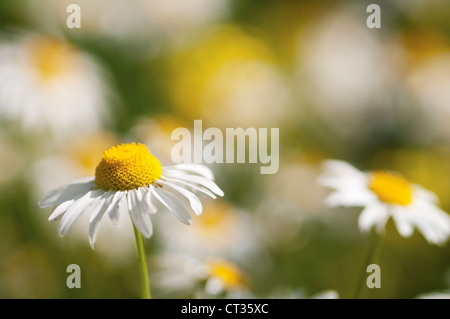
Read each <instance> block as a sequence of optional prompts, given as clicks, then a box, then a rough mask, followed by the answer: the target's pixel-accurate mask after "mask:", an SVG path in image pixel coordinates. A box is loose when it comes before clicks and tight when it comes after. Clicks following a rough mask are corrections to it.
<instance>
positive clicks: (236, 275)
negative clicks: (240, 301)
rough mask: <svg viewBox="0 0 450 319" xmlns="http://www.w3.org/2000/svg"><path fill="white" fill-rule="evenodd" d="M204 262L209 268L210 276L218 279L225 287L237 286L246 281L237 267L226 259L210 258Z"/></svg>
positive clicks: (242, 284) (244, 283)
mask: <svg viewBox="0 0 450 319" xmlns="http://www.w3.org/2000/svg"><path fill="white" fill-rule="evenodd" d="M206 264H207V265H208V266H209V269H210V273H209V275H210V277H214V278H218V279H220V280H221V281H222V282H223V285H224V286H225V288H226V289H229V288H239V287H242V286H244V285H246V283H247V281H246V279H245V277H244V275H243V274H242V273H241V271H240V270H239V268H238V267H236V266H235V265H234V264H232V263H230V262H228V261H225V260H219V259H212V260H209V261H207V262H206Z"/></svg>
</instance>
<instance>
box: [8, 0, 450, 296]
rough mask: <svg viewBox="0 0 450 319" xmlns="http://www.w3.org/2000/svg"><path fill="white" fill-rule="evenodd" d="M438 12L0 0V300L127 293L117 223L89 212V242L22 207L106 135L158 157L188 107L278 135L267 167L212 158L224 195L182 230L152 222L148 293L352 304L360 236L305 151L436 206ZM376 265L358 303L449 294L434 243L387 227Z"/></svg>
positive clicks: (440, 167)
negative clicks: (75, 9)
mask: <svg viewBox="0 0 450 319" xmlns="http://www.w3.org/2000/svg"><path fill="white" fill-rule="evenodd" d="M71 3H77V4H79V5H80V7H81V28H80V29H69V28H67V26H66V19H67V17H68V16H69V13H67V12H66V8H67V6H68V5H69V4H71ZM371 3H377V4H379V5H380V7H381V21H382V22H381V23H382V27H381V28H380V29H369V28H368V27H367V26H366V19H367V17H368V15H369V14H368V13H366V8H367V6H368V5H369V4H371ZM449 17H450V2H449V1H447V0H414V1H413V0H391V1H383V2H382V1H362V0H355V1H343V0H319V1H306V0H305V1H300V0H259V1H251V0H95V1H92V0H90V1H88V0H78V1H72V0H38V1H36V0H2V1H0V297H1V298H138V297H139V286H138V274H137V266H136V257H135V247H134V242H133V233H132V230H131V229H130V228H129V227H126V226H127V225H124V226H123V227H119V228H116V227H114V226H112V225H108V223H109V221H105V222H103V223H102V225H101V227H100V230H99V234H98V238H97V242H96V248H95V250H92V249H91V247H90V245H89V240H88V236H87V221H88V220H83V219H81V220H79V221H78V223H77V225H76V226H75V228H74V229H72V230H71V231H70V232H69V234H68V235H66V236H65V237H64V238H60V237H59V236H58V232H57V223H55V222H53V223H50V222H48V221H47V219H48V216H49V215H50V210H49V209H45V210H41V209H38V207H37V201H38V200H39V199H40V198H41V197H42V196H43V195H44V194H45V193H46V192H48V191H49V190H52V189H54V188H56V187H59V186H62V185H64V184H67V183H69V182H71V181H72V180H73V179H75V178H78V177H82V176H89V175H93V174H94V170H95V167H96V165H97V163H98V162H99V161H100V158H101V155H102V152H103V151H104V150H106V149H107V148H109V147H110V146H112V145H117V144H119V143H122V142H140V143H145V144H146V145H147V146H148V148H149V150H150V151H151V152H152V153H153V154H154V155H155V156H156V157H157V158H159V159H160V161H161V163H162V164H163V165H171V164H172V161H171V156H170V152H171V149H172V146H173V145H174V144H175V143H176V142H174V141H171V132H172V130H173V129H175V128H177V127H186V128H190V129H192V128H193V124H194V120H195V119H201V120H202V121H203V129H206V128H208V127H217V128H220V129H222V130H224V131H225V128H237V127H243V128H244V129H245V128H249V127H255V128H279V129H280V167H279V171H278V172H277V173H276V174H272V175H262V174H260V172H259V169H260V166H261V165H262V164H260V163H258V164H210V165H208V166H209V167H210V168H211V169H212V170H213V171H214V173H215V175H216V182H217V184H218V185H219V186H220V187H221V188H222V189H223V190H224V192H225V197H224V198H223V199H220V200H216V201H211V202H209V201H207V200H205V198H202V200H205V201H204V203H205V205H204V213H203V215H201V216H200V217H195V216H194V217H195V218H194V222H193V225H191V226H186V225H183V224H181V223H179V222H178V221H177V220H176V219H175V218H173V216H172V215H171V214H169V213H168V212H165V211H161V212H159V213H158V214H156V215H155V216H154V218H153V219H152V221H153V222H154V234H153V236H152V237H151V238H150V239H148V240H146V241H145V245H146V250H147V256H148V262H149V272H150V285H151V289H152V293H153V296H154V297H156V298H186V297H193V298H196V297H205V298H222V297H230V296H231V297H242V298H244V297H250V298H253V297H256V298H311V297H314V296H317V294H323V293H325V294H326V296H329V297H339V298H351V297H352V294H353V291H354V289H355V286H356V285H357V280H358V277H359V275H360V273H361V271H362V269H363V261H364V258H365V256H366V254H367V250H368V236H365V235H363V234H361V233H360V232H359V230H358V227H357V217H358V214H359V212H360V211H361V209H360V208H333V209H329V208H327V207H326V206H325V205H324V198H325V197H326V195H327V194H329V190H328V189H326V188H324V187H322V186H320V185H318V184H317V177H318V175H319V174H320V173H321V163H322V161H323V160H326V159H340V160H344V161H348V162H349V163H351V164H352V165H355V166H356V167H358V168H359V169H361V170H374V169H388V170H393V171H397V172H399V173H401V174H402V175H403V176H405V177H406V178H408V179H409V180H410V181H412V182H414V183H417V184H420V185H422V186H423V187H425V188H427V189H429V190H431V191H433V192H434V193H436V194H437V195H438V196H439V198H440V201H441V206H440V207H441V208H442V209H443V210H445V211H447V212H449V211H450V178H449V177H450V126H449V125H448V123H449V121H450V102H449V101H450V19H449ZM128 226H129V225H128ZM374 262H375V263H377V264H378V265H380V267H381V288H380V289H367V288H365V289H363V291H362V297H363V298H416V297H418V296H421V295H423V294H428V293H435V292H445V291H447V292H448V291H449V289H450V244H448V243H447V244H446V245H444V246H442V247H438V246H433V245H430V244H428V243H427V242H426V241H425V240H424V238H423V236H422V235H421V234H420V233H419V232H417V230H416V231H415V232H414V234H413V236H412V237H410V238H403V237H401V236H400V235H399V234H398V231H397V229H396V228H395V226H394V224H393V223H392V220H390V221H389V222H388V224H387V227H386V233H385V235H384V236H383V238H382V246H381V250H380V254H379V255H378V257H377V260H375V261H374ZM69 264H78V265H79V266H80V267H81V288H80V289H69V288H67V286H66V278H67V277H68V276H69V273H67V272H66V267H67V266H68V265H69ZM208 269H209V270H208ZM211 269H213V270H211ZM214 276H215V277H217V278H218V280H219V281H220V279H221V280H223V282H222V283H221V284H222V286H224V287H225V289H224V290H222V291H221V293H218V289H217V285H218V284H217V282H215V281H214V280H209V279H211V277H214ZM217 278H216V279H217ZM219 285H220V283H219ZM222 288H223V287H222Z"/></svg>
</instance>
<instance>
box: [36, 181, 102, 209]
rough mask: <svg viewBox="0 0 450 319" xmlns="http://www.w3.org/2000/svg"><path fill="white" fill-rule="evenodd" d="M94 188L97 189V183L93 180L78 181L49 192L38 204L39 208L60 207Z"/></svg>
mask: <svg viewBox="0 0 450 319" xmlns="http://www.w3.org/2000/svg"><path fill="white" fill-rule="evenodd" d="M92 187H95V182H93V179H92V178H89V179H87V180H83V181H76V182H74V183H71V184H68V185H66V186H63V187H60V188H57V189H55V190H53V191H51V192H49V193H48V194H47V195H45V196H44V197H43V198H42V199H41V200H40V201H39V202H38V206H39V208H45V207H50V206H55V205H59V204H61V203H63V202H66V201H68V200H72V199H74V198H75V197H76V196H77V195H79V194H81V193H86V192H87V191H89V190H90V189H91V188H92Z"/></svg>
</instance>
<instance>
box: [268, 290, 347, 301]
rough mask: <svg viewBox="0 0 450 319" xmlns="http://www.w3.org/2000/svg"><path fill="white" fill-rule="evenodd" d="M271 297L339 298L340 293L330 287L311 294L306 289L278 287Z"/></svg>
mask: <svg viewBox="0 0 450 319" xmlns="http://www.w3.org/2000/svg"><path fill="white" fill-rule="evenodd" d="M270 299H339V293H338V292H337V291H335V290H331V289H330V290H323V291H319V292H317V293H315V294H313V295H311V296H309V295H308V294H307V292H306V291H305V289H283V290H280V289H278V290H276V291H275V292H273V293H272V295H271V296H270Z"/></svg>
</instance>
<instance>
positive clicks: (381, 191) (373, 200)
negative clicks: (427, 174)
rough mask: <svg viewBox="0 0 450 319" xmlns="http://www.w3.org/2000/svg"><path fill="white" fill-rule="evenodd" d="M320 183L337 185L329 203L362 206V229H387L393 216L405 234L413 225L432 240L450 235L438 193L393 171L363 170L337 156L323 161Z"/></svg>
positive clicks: (441, 241) (448, 220)
mask: <svg viewBox="0 0 450 319" xmlns="http://www.w3.org/2000/svg"><path fill="white" fill-rule="evenodd" d="M324 167H325V173H324V174H323V175H322V176H320V177H319V183H320V184H322V185H324V186H327V187H330V188H332V189H334V191H333V192H332V193H331V194H330V195H329V196H328V197H327V198H326V203H327V204H328V205H329V206H332V207H333V206H361V207H364V209H363V211H362V213H361V214H360V215H359V219H358V226H359V229H360V230H361V231H362V232H367V231H368V230H369V229H371V228H372V227H375V228H376V231H377V232H378V233H382V232H383V231H384V228H385V225H386V222H387V221H388V219H389V218H390V217H392V219H393V220H394V222H395V225H396V227H397V230H398V232H399V233H400V235H401V236H403V237H410V236H411V235H412V234H413V232H414V227H417V229H418V230H419V231H420V232H421V233H422V235H423V236H424V237H425V239H426V240H427V241H428V242H429V243H430V244H436V245H442V244H444V243H445V242H446V241H447V239H448V237H449V235H450V216H449V215H448V214H447V213H445V212H444V211H442V210H441V209H440V208H439V207H438V206H437V204H438V199H437V197H436V195H435V194H434V193H432V192H430V191H428V190H425V189H423V188H422V187H421V186H419V185H415V184H413V183H411V182H410V181H408V180H407V179H405V178H404V177H402V176H400V175H399V174H397V173H394V172H390V171H371V172H361V171H359V170H357V169H356V168H354V167H353V166H351V165H349V164H347V163H345V162H342V161H337V160H329V161H326V162H325V164H324Z"/></svg>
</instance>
